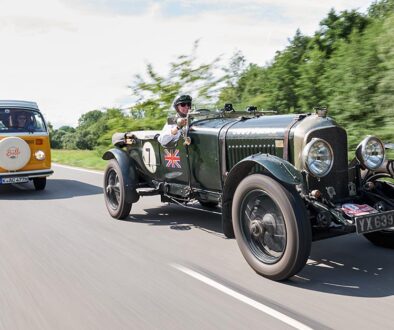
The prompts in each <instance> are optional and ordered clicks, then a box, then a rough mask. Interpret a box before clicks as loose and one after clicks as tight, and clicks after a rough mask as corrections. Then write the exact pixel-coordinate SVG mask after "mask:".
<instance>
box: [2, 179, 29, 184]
mask: <svg viewBox="0 0 394 330" xmlns="http://www.w3.org/2000/svg"><path fill="white" fill-rule="evenodd" d="M28 181H29V178H28V177H17V178H2V179H1V183H2V184H7V183H24V182H28Z"/></svg>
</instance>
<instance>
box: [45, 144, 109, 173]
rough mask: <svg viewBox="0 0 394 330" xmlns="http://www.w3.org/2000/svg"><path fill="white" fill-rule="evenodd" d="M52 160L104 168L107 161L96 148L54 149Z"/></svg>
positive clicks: (90, 167)
mask: <svg viewBox="0 0 394 330" xmlns="http://www.w3.org/2000/svg"><path fill="white" fill-rule="evenodd" d="M51 152H52V161H53V162H54V163H59V164H63V165H70V166H77V167H83V168H88V169H93V170H104V169H105V166H106V165H107V161H105V160H102V159H101V154H99V152H98V151H96V150H59V149H52V150H51Z"/></svg>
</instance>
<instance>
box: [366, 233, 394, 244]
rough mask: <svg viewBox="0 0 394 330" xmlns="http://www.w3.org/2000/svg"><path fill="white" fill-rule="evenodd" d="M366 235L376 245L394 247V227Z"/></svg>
mask: <svg viewBox="0 0 394 330" xmlns="http://www.w3.org/2000/svg"><path fill="white" fill-rule="evenodd" d="M364 237H365V238H366V239H367V240H368V241H370V242H372V243H373V244H375V245H376V246H380V247H384V248H388V249H394V229H391V230H381V231H375V232H373V233H367V234H364Z"/></svg>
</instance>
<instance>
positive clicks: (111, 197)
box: [104, 159, 132, 219]
mask: <svg viewBox="0 0 394 330" xmlns="http://www.w3.org/2000/svg"><path fill="white" fill-rule="evenodd" d="M104 198H105V205H106V206H107V209H108V212H109V214H110V215H111V216H112V217H113V218H115V219H125V218H127V217H128V216H129V214H130V210H131V206H132V203H131V202H129V201H127V200H126V188H125V184H124V178H123V176H122V170H121V168H120V166H119V164H118V162H117V161H116V160H115V159H111V160H110V161H109V163H108V166H107V168H106V169H105V172H104Z"/></svg>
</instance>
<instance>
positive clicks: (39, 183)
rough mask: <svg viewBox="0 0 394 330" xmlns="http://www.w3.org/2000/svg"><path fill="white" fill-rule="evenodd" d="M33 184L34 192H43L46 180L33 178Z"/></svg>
mask: <svg viewBox="0 0 394 330" xmlns="http://www.w3.org/2000/svg"><path fill="white" fill-rule="evenodd" d="M33 184H34V188H35V189H36V190H44V189H45V186H46V185H47V178H45V177H44V178H34V179H33Z"/></svg>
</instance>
